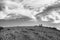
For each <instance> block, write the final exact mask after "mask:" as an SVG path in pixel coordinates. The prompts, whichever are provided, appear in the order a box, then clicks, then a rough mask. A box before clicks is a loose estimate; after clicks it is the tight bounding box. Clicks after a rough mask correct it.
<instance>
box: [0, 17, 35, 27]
mask: <svg viewBox="0 0 60 40" xmlns="http://www.w3.org/2000/svg"><path fill="white" fill-rule="evenodd" d="M29 20H31V18H29V17H23V18H17V19H12V20H2V19H1V20H0V25H1V26H19V25H20V26H24V25H34V24H35V22H34V21H29Z"/></svg>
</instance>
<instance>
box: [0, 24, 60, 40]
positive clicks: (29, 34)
mask: <svg viewBox="0 0 60 40" xmlns="http://www.w3.org/2000/svg"><path fill="white" fill-rule="evenodd" d="M0 40H60V31H59V30H57V29H56V28H49V27H43V26H42V25H40V26H37V25H36V26H33V27H32V26H21V27H20V26H15V27H4V28H2V27H0Z"/></svg>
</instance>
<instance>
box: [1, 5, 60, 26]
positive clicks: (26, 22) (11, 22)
mask: <svg viewBox="0 0 60 40" xmlns="http://www.w3.org/2000/svg"><path fill="white" fill-rule="evenodd" d="M56 6H57V5H55V6H54V7H56ZM52 7H53V6H52ZM52 7H50V8H52ZM57 7H60V6H57ZM48 9H49V8H48ZM48 9H46V10H44V12H43V13H46V12H48ZM52 9H54V8H52ZM50 10H51V9H50ZM50 10H49V11H50ZM23 11H24V10H22V11H21V12H22V13H23V15H25V16H26V15H27V16H28V17H24V18H18V19H12V20H4V19H0V26H24V25H25V26H27V25H28V26H31V25H38V24H43V25H45V26H60V24H52V23H51V22H46V21H42V20H41V19H40V18H39V19H37V20H38V22H35V21H31V19H32V16H31V15H32V14H30V12H29V11H27V12H26V11H24V12H23ZM12 12H13V11H12ZM19 13H20V11H19ZM22 13H20V14H22ZM28 13H29V14H28ZM33 18H34V17H33Z"/></svg>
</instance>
